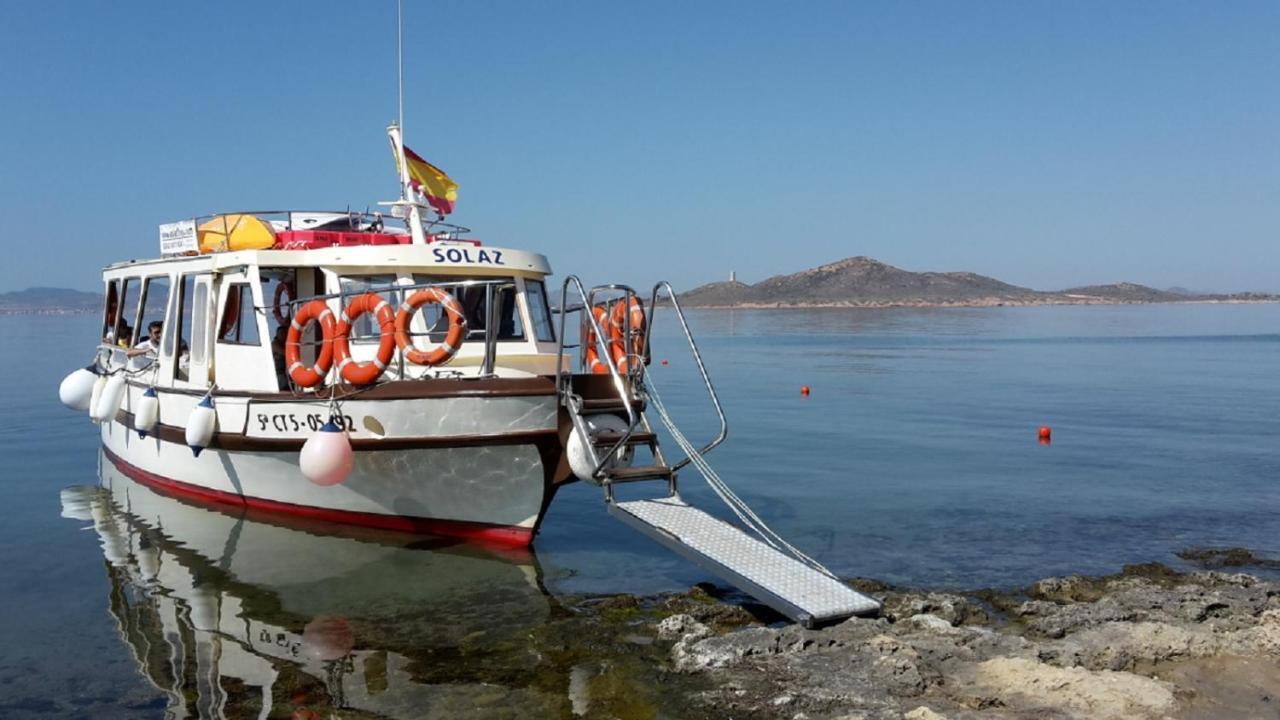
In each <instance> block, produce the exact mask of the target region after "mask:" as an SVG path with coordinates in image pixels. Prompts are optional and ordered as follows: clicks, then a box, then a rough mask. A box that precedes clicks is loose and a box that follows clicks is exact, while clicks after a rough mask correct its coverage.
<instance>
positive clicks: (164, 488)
mask: <svg viewBox="0 0 1280 720" xmlns="http://www.w3.org/2000/svg"><path fill="white" fill-rule="evenodd" d="M102 450H103V452H104V453H106V455H107V458H108V459H109V460H111V464H112V465H115V466H116V468H117V469H118V470H119V471H120V472H122V473H124V474H125V475H126V476H127V477H129V478H132V479H133V480H136V481H138V482H140V483H142V484H143V485H146V486H147V487H150V488H152V489H155V490H158V491H160V492H163V493H165V494H168V495H175V496H178V497H186V498H191V499H193V500H199V501H203V502H206V503H216V504H218V505H231V506H234V507H241V508H248V509H250V510H255V511H260V512H264V513H270V514H275V515H284V516H289V517H297V518H306V519H308V520H316V521H320V522H331V523H338V524H342V525H357V526H360V527H370V528H378V529H380V530H395V531H398V532H407V533H414V534H417V535H443V536H447V537H456V538H463V539H465V540H473V541H477V542H481V543H487V544H493V545H500V546H504V547H528V546H529V545H531V544H532V543H533V529H532V528H524V527H514V526H510V525H487V524H485V523H477V522H466V521H462V520H435V519H432V518H419V517H407V516H404V515H379V514H378V513H366V512H355V511H352V510H333V509H331V508H320V507H312V506H310V505H296V504H294V503H286V502H279V501H277V500H264V499H262V498H255V497H248V496H245V495H237V494H235V493H228V492H222V491H221V490H213V489H211V488H206V487H200V486H199V485H192V484H190V483H184V482H182V481H180V480H174V479H173V478H169V477H165V476H163V475H157V474H155V473H153V472H148V471H147V470H143V469H142V468H140V467H138V466H136V465H132V464H130V463H129V462H127V461H126V460H125V459H124V458H122V457H120V456H119V455H116V454H115V453H113V452H111V451H110V450H109V449H107V448H105V447H104V448H103V449H102Z"/></svg>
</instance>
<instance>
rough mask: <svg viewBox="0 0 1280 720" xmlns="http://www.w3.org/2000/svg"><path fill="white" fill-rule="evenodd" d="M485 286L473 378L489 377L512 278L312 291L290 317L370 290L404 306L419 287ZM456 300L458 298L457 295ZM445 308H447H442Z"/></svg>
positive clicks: (399, 357)
mask: <svg viewBox="0 0 1280 720" xmlns="http://www.w3.org/2000/svg"><path fill="white" fill-rule="evenodd" d="M479 287H483V288H484V293H485V295H484V307H485V318H484V320H485V323H484V325H485V327H484V333H485V334H484V356H483V359H482V360H481V363H480V372H479V374H478V375H476V376H474V377H473V378H471V379H480V378H488V377H493V376H494V368H495V367H496V365H497V354H498V334H499V325H500V323H501V316H500V315H499V312H500V307H499V303H498V302H497V300H498V298H499V293H501V292H502V291H504V290H511V291H512V296H513V298H514V292H515V288H516V284H515V282H514V281H513V280H511V279H510V278H496V279H489V280H482V279H478V278H471V279H466V280H433V281H430V282H413V283H386V284H370V285H362V286H360V287H353V288H349V289H340V290H339V291H338V292H335V293H321V294H316V295H308V296H305V297H299V298H295V299H290V300H289V301H288V305H289V317H290V318H292V317H294V316H295V315H296V313H297V309H298V308H299V307H301V306H302V305H304V304H306V303H309V302H312V301H314V300H322V301H325V302H328V301H331V300H337V301H338V304H339V305H340V307H341V308H346V307H347V305H348V301H349V300H350V299H351V298H355V297H359V296H361V295H364V294H366V293H373V294H375V295H379V296H381V297H383V298H385V299H386V300H387V302H388V304H390V305H391V306H392V307H393V308H399V307H401V306H402V305H403V304H404V302H405V300H407V299H408V297H409V295H410V294H412V293H415V292H417V291H419V290H426V289H429V288H436V289H440V290H443V291H445V292H447V293H449V295H450V296H453V295H454V291H456V289H457V288H479ZM455 300H456V298H455ZM269 310H270V308H258V311H259V312H267V311H269ZM442 312H443V310H442ZM431 334H432V333H431V331H428V332H425V333H415V332H410V333H409V337H410V339H412V338H414V337H420V336H422V335H431ZM304 344H308V345H311V346H313V347H314V346H315V345H318V344H320V343H319V342H318V341H313V342H311V343H304ZM395 357H396V370H397V379H400V380H405V379H408V376H407V375H406V374H405V358H404V353H403V352H401V351H400V350H399V348H397V349H396V351H395Z"/></svg>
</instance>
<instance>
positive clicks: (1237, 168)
mask: <svg viewBox="0 0 1280 720" xmlns="http://www.w3.org/2000/svg"><path fill="white" fill-rule="evenodd" d="M405 15H406V22H407V27H408V32H407V39H406V44H407V48H406V56H405V62H406V74H407V80H406V95H407V107H406V123H405V124H406V135H407V140H408V143H409V145H410V146H411V147H413V148H414V149H415V150H417V151H418V152H419V153H420V154H422V155H423V156H424V157H426V158H428V159H430V160H432V161H433V162H434V163H436V164H437V165H439V166H441V167H442V168H444V169H445V170H447V171H448V172H449V173H450V174H451V175H452V176H453V177H454V179H456V180H457V181H458V182H459V183H460V185H461V190H460V193H459V201H458V211H457V212H456V214H455V215H454V218H455V219H456V220H457V221H458V222H460V223H462V224H465V225H469V226H471V227H474V228H476V230H477V236H478V237H481V238H483V239H484V240H485V241H487V242H490V243H493V244H499V245H508V246H513V247H527V248H530V249H535V250H539V251H541V252H544V253H546V254H547V255H548V256H549V257H550V258H551V262H552V265H553V267H554V268H555V269H556V272H557V274H560V275H563V274H564V273H566V272H574V273H578V274H581V275H583V276H584V277H585V278H586V279H587V280H589V281H592V282H605V281H609V280H618V281H625V282H633V283H637V284H640V283H647V282H651V281H652V280H654V279H655V278H658V277H666V278H669V279H671V280H672V281H674V282H675V283H676V284H677V287H682V288H688V287H691V286H693V285H695V284H700V283H703V282H707V281H710V280H716V279H722V278H723V277H725V276H727V275H728V272H729V270H730V269H734V270H737V271H738V275H739V277H740V278H741V279H744V280H747V281H750V282H754V281H757V280H760V279H762V278H764V277H767V276H769V275H773V274H777V273H783V272H793V271H796V270H800V269H803V268H806V267H811V266H814V265H818V264H821V263H824V262H829V261H832V260H836V259H839V258H842V257H846V256H850V255H870V256H872V257H876V258H879V259H881V260H884V261H886V262H889V263H892V264H895V265H898V266H900V267H904V268H907V269H911V270H971V271H975V272H980V273H983V274H987V275H993V276H995V277H998V278H1000V279H1003V280H1006V281H1009V282H1014V283H1019V284H1024V285H1030V286H1032V287H1036V288H1042V289H1055V288H1061V287H1065V286H1069V285H1075V284H1086V283H1095V282H1112V281H1118V280H1132V281H1136V282H1142V283H1147V284H1151V285H1155V286H1159V287H1167V286H1170V285H1183V286H1188V287H1191V288H1196V289H1234V290H1240V289H1267V290H1280V2H1275V0H1266V1H1264V2H1230V3H1212V2H1191V3H1181V2H1150V3H1143V2H1118V3H1117V2H1098V3H1087V2H1070V3H1064V2H1034V1H1026V0H1018V1H1016V2H995V1H990V2H985V1H984V2H969V3H958V2H937V3H926V2H884V3H869V2H802V3H792V4H787V3H777V2H769V3H748V2H679V3H675V2H647V3H609V2H594V1H593V2H572V3H570V2H556V3H530V2H465V3H457V2H454V3H444V2H435V3H431V2H422V1H419V0H407V2H406V8H405ZM0 19H3V23H4V27H5V33H4V41H3V43H0V162H2V165H0V167H2V168H3V169H2V170H0V212H2V214H3V221H0V228H3V229H2V230H0V241H3V243H4V247H5V249H6V254H7V257H6V260H7V262H5V263H4V264H3V265H2V266H0V290H12V289H18V288H22V287H26V286H29V285H35V284H44V285H58V286H68V287H77V288H93V287H96V285H97V283H98V271H99V269H100V267H101V266H102V265H104V264H106V263H107V262H111V261H114V260H118V259H123V258H128V257H150V256H153V255H155V253H156V246H157V239H156V225H157V224H158V223H161V222H166V221H171V220H174V219H179V218H182V217H184V216H187V217H190V216H192V215H194V214H204V213H209V212H213V211H217V210H224V209H234V208H245V207H248V208H263V207H301V208H308V209H318V208H329V207H333V208H345V207H347V206H348V205H351V206H355V207H364V206H365V205H366V204H371V203H374V202H376V201H378V200H386V199H392V197H393V196H394V195H395V193H396V183H395V175H394V169H393V164H392V160H391V155H390V151H389V150H388V146H387V141H386V138H385V135H384V127H385V126H386V124H387V122H388V121H389V120H391V119H393V118H394V117H395V88H396V85H395V82H396V81H395V3H394V2H393V1H392V0H377V1H375V0H367V1H362V2H254V3H248V2H243V3H240V2H234V3H233V2H217V3H196V2H173V1H167V2H128V3H72V2H55V1H53V0H40V1H39V2H36V1H31V2H17V1H14V0H11V1H9V2H6V3H5V4H4V6H3V9H2V10H0Z"/></svg>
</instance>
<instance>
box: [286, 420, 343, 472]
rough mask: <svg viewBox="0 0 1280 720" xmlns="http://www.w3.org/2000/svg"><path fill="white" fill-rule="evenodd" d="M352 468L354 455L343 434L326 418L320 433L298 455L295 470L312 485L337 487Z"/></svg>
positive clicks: (310, 438)
mask: <svg viewBox="0 0 1280 720" xmlns="http://www.w3.org/2000/svg"><path fill="white" fill-rule="evenodd" d="M354 464H355V453H354V452H353V451H352V450H351V440H350V439H348V438H347V433H346V432H345V431H343V430H341V429H339V428H338V426H337V424H336V423H334V422H333V418H329V420H328V422H326V423H325V424H324V425H323V426H322V427H321V428H320V430H319V431H318V432H317V433H316V434H314V435H312V436H311V437H309V438H307V441H306V442H305V443H303V445H302V452H301V453H300V454H299V455H298V467H299V468H300V469H301V470H302V474H303V475H305V476H306V478H307V479H308V480H310V481H311V482H313V483H315V484H316V485H326V486H327V485H337V484H339V483H341V482H343V481H344V480H346V479H347V476H349V475H350V474H351V468H352V466H353V465H354Z"/></svg>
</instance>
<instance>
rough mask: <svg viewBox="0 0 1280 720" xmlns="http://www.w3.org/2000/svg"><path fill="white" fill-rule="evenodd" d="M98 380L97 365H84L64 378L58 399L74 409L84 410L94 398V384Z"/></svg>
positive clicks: (59, 388) (59, 387)
mask: <svg viewBox="0 0 1280 720" xmlns="http://www.w3.org/2000/svg"><path fill="white" fill-rule="evenodd" d="M97 381H98V368H97V366H96V365H90V366H88V367H82V368H80V369H79V370H76V371H75V372H73V373H71V374H70V375H68V376H66V377H65V378H63V379H62V384H61V385H59V386H58V399H59V400H61V401H62V404H63V405H66V406H67V407H69V408H71V409H72V410H79V411H81V412H84V411H85V410H88V409H89V400H90V399H92V398H93V385H94V383H96V382H97Z"/></svg>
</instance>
